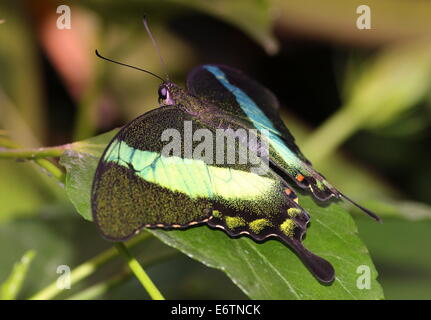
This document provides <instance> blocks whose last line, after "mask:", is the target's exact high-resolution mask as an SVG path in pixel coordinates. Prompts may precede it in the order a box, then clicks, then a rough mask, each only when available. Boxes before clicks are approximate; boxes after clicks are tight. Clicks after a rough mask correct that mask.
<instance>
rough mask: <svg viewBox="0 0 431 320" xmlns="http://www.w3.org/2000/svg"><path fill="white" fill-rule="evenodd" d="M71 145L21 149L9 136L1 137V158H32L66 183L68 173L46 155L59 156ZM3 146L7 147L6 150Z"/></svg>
mask: <svg viewBox="0 0 431 320" xmlns="http://www.w3.org/2000/svg"><path fill="white" fill-rule="evenodd" d="M68 146H69V145H63V146H57V147H48V148H33V149H31V148H30V149H19V148H20V146H19V145H18V144H17V143H15V142H13V141H11V140H10V139H8V138H5V137H0V159H14V158H17V159H30V160H34V162H35V163H36V164H37V165H39V166H40V167H42V168H43V169H45V170H46V171H47V172H48V173H49V174H51V175H52V176H53V177H54V178H56V179H57V180H59V181H60V182H62V183H64V181H65V179H66V174H65V173H64V171H63V170H61V169H60V168H59V167H58V166H56V165H55V164H54V163H52V162H51V161H49V160H47V159H43V158H46V157H59V156H61V155H62V154H63V152H64V150H66V149H67V148H68ZM3 148H7V149H6V150H5V149H3Z"/></svg>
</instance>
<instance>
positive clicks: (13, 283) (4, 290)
mask: <svg viewBox="0 0 431 320" xmlns="http://www.w3.org/2000/svg"><path fill="white" fill-rule="evenodd" d="M35 254H36V253H35V252H34V251H33V250H29V251H27V252H26V253H25V254H24V255H23V256H22V258H21V260H20V261H19V262H17V263H15V265H14V267H13V270H12V273H11V274H10V276H9V278H8V279H7V280H6V281H5V282H3V284H2V286H1V288H0V300H13V299H15V298H16V297H17V295H18V293H19V291H20V289H21V287H22V284H23V282H24V278H25V276H26V274H27V271H28V267H29V266H30V263H31V261H32V260H33V258H34V256H35Z"/></svg>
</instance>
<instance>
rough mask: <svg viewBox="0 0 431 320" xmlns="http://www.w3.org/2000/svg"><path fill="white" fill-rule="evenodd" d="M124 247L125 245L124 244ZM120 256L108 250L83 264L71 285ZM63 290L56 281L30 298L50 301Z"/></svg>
mask: <svg viewBox="0 0 431 320" xmlns="http://www.w3.org/2000/svg"><path fill="white" fill-rule="evenodd" d="M149 237H151V234H150V233H147V232H146V233H144V234H142V236H140V237H136V238H133V239H131V240H130V241H128V242H127V246H129V247H132V246H134V245H136V244H137V243H139V242H141V241H144V240H146V239H148V238H149ZM123 246H124V244H123ZM117 255H118V251H117V250H116V249H115V248H114V247H112V248H110V249H107V250H105V251H103V252H102V253H100V254H98V255H97V256H95V257H94V258H92V259H90V260H88V261H86V262H84V263H83V264H81V265H79V266H78V267H76V268H75V269H74V270H73V271H72V272H71V274H70V276H71V283H72V284H76V283H77V282H79V281H81V280H82V279H85V278H86V277H88V276H90V275H91V274H93V273H94V272H95V271H96V270H97V268H98V267H100V266H101V265H103V264H105V263H107V262H108V261H110V260H111V259H113V258H114V257H116V256H117ZM62 290H63V289H61V288H60V287H58V286H57V281H54V282H53V283H51V284H50V285H48V286H47V287H45V288H44V289H42V290H41V291H39V292H37V293H36V294H35V295H33V296H32V297H30V298H29V299H30V300H49V299H52V298H53V297H55V296H56V295H58V294H60V293H61V292H62Z"/></svg>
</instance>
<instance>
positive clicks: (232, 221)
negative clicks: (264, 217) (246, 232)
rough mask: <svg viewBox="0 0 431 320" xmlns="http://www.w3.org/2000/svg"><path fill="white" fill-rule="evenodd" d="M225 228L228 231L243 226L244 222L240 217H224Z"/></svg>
mask: <svg viewBox="0 0 431 320" xmlns="http://www.w3.org/2000/svg"><path fill="white" fill-rule="evenodd" d="M226 226H227V227H228V228H229V229H235V228H238V227H242V226H245V220H244V219H243V218H241V217H229V216H227V217H226Z"/></svg>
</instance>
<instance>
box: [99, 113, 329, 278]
mask: <svg viewBox="0 0 431 320" xmlns="http://www.w3.org/2000/svg"><path fill="white" fill-rule="evenodd" d="M189 129H190V130H189ZM167 130H168V131H167ZM169 130H171V131H169ZM176 132H178V133H179V136H180V138H181V139H180V143H179V144H178V143H177V142H176V143H174V140H175V139H174V137H175V136H176V135H177V134H176ZM205 136H206V137H207V138H208V139H210V140H211V139H212V141H211V143H209V145H212V146H215V145H216V144H217V143H218V141H217V140H216V137H217V134H216V133H215V129H214V128H212V127H210V126H208V125H207V124H203V123H201V122H200V121H198V120H196V119H195V118H193V117H192V116H190V115H189V114H187V113H185V112H183V111H181V110H180V109H178V108H176V107H163V108H159V109H156V110H153V111H150V112H148V113H146V114H144V115H143V116H141V117H139V118H137V119H135V120H134V121H132V122H131V123H129V124H128V125H126V126H125V127H124V128H123V129H122V130H120V132H119V133H118V134H117V135H116V136H115V137H114V139H113V140H112V141H111V143H110V144H109V146H108V147H107V149H106V151H105V153H104V154H103V155H102V158H101V159H100V162H99V165H98V168H97V170H96V175H95V179H94V183H93V189H92V209H93V219H94V221H95V222H96V224H97V225H98V228H99V230H100V232H101V233H102V235H103V236H104V237H106V238H108V239H110V240H114V241H119V240H125V239H128V238H130V237H131V236H133V235H134V234H135V233H136V232H138V231H139V230H140V229H141V228H143V227H151V228H154V227H161V228H186V227H188V226H192V225H196V224H202V223H207V224H208V225H209V226H210V227H214V228H219V229H223V230H224V231H225V232H226V233H227V234H229V235H230V236H239V235H242V234H246V235H248V236H250V237H252V238H253V239H255V240H264V239H266V238H269V237H275V238H278V239H280V240H281V241H283V242H284V243H286V244H287V245H289V246H290V247H291V248H292V249H293V250H294V251H295V252H296V253H297V254H298V255H299V256H300V257H301V259H302V260H304V262H305V264H306V265H307V266H309V268H310V270H312V271H313V273H314V274H315V275H316V276H317V277H318V278H319V279H320V280H321V281H324V282H329V281H332V279H333V277H334V270H333V269H332V267H331V266H330V264H329V263H328V262H326V261H325V260H323V259H322V258H320V257H317V256H315V255H314V254H312V253H310V252H309V251H308V250H307V249H305V248H304V247H303V245H302V237H303V235H304V234H305V232H306V228H307V224H308V221H309V216H308V214H307V213H306V212H305V211H304V210H303V209H302V208H301V207H300V206H299V205H298V203H297V197H296V195H295V193H294V191H293V190H291V189H289V188H288V186H287V185H286V184H285V183H284V181H283V180H282V179H280V178H279V176H278V175H276V174H275V173H274V172H273V171H272V170H267V171H266V172H265V173H262V174H256V173H253V171H252V170H251V169H252V168H251V166H252V165H251V164H250V163H238V161H235V162H233V163H229V161H227V158H226V157H227V154H228V151H227V149H225V157H224V158H223V161H220V162H219V163H217V162H216V161H215V160H216V155H215V154H212V155H211V156H209V154H208V152H212V153H213V152H216V150H217V148H215V147H214V148H209V149H205V148H202V144H201V143H202V141H203V140H204V139H202V137H205ZM183 138H184V140H183ZM188 138H189V139H191V141H192V143H191V150H192V152H191V153H190V150H188V149H189V148H190V146H188V145H187V143H186V140H187V139H188ZM207 142H208V141H207ZM238 144H239V142H238ZM238 144H237V147H238ZM196 150H197V151H196ZM218 151H220V150H218ZM178 152H180V153H178ZM236 156H239V155H238V154H237V155H236ZM211 158H212V159H211ZM253 165H256V164H253Z"/></svg>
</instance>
